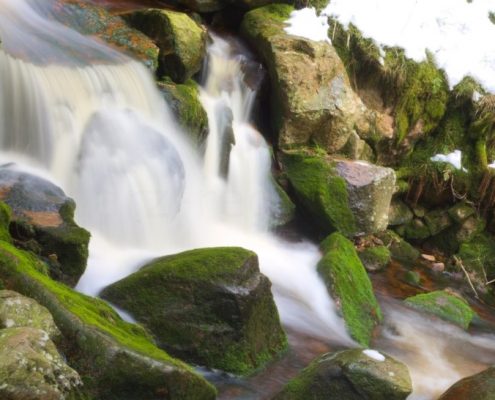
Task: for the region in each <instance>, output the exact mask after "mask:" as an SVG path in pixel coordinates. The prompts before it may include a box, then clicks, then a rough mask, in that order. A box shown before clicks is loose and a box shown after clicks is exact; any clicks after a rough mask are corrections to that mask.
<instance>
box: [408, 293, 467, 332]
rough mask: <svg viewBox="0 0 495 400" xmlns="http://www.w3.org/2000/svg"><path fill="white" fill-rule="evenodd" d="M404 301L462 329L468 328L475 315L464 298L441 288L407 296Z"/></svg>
mask: <svg viewBox="0 0 495 400" xmlns="http://www.w3.org/2000/svg"><path fill="white" fill-rule="evenodd" d="M405 303H406V304H407V305H408V306H410V307H413V308H415V309H417V310H420V311H424V312H426V313H428V314H433V315H435V316H437V317H439V318H441V319H444V320H446V321H449V322H452V323H454V324H456V325H459V326H460V327H461V328H464V329H467V328H469V325H470V323H471V321H472V320H473V318H474V317H475V316H476V313H475V312H474V311H473V310H472V309H471V307H470V306H469V304H468V303H467V301H466V300H464V299H463V298H461V297H459V296H454V295H452V294H450V293H448V292H446V291H442V290H439V291H436V292H430V293H424V294H418V295H416V296H413V297H409V298H407V299H406V300H405Z"/></svg>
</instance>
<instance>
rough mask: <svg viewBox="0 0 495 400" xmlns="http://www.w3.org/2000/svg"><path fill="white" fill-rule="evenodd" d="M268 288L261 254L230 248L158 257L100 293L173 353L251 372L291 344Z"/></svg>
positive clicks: (230, 368) (201, 363)
mask: <svg viewBox="0 0 495 400" xmlns="http://www.w3.org/2000/svg"><path fill="white" fill-rule="evenodd" d="M270 287H271V284H270V281H269V280H268V279H267V278H266V277H265V276H264V275H262V274H260V272H259V267H258V257H257V256H256V254H254V253H253V252H251V251H248V250H245V249H242V248H236V247H233V248H228V247H227V248H207V249H198V250H191V251H187V252H185V253H181V254H177V255H172V256H166V257H163V258H159V259H156V260H154V261H152V262H151V263H149V264H147V265H146V266H144V267H143V268H142V269H141V270H139V271H138V272H136V273H135V274H133V275H130V276H129V277H127V278H125V279H123V280H121V281H119V282H117V283H114V284H113V285H110V286H109V287H107V288H106V289H104V291H103V292H102V294H101V295H102V297H104V298H105V299H108V300H109V301H111V302H112V303H114V304H116V305H118V306H119V307H121V308H123V309H124V310H126V311H128V312H130V313H131V314H132V315H133V317H134V318H136V319H137V320H138V321H139V322H141V323H142V324H143V325H144V326H146V327H147V328H148V329H149V330H150V331H151V332H152V333H153V335H154V337H155V338H156V340H157V342H158V344H159V346H161V347H163V348H164V349H166V350H167V351H169V352H170V353H171V354H174V355H176V356H178V357H180V358H182V359H185V360H188V361H191V362H194V363H197V364H200V365H206V366H208V367H213V368H218V369H222V370H224V371H229V372H233V373H236V374H247V373H250V372H252V371H254V370H256V369H258V368H260V367H262V366H263V365H265V364H266V362H267V361H270V360H271V359H272V358H273V357H274V356H276V355H277V354H278V353H280V352H281V351H282V350H284V349H285V347H286V345H287V341H286V337H285V333H284V331H283V330H282V328H281V326H280V321H279V317H278V312H277V309H276V307H275V303H274V301H273V297H272V294H271V290H270Z"/></svg>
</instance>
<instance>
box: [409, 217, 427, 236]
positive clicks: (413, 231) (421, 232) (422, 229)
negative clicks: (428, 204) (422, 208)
mask: <svg viewBox="0 0 495 400" xmlns="http://www.w3.org/2000/svg"><path fill="white" fill-rule="evenodd" d="M430 236H431V232H430V229H429V228H428V225H426V223H425V222H424V221H423V220H422V219H419V218H415V219H413V220H412V221H411V222H409V223H408V224H407V225H406V227H405V232H404V237H405V238H406V239H410V240H424V239H427V238H429V237H430Z"/></svg>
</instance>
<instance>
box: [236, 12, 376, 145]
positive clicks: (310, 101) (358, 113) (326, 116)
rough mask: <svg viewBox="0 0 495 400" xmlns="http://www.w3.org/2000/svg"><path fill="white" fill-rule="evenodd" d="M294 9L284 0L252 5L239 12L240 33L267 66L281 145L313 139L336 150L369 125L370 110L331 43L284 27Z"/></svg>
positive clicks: (272, 112) (303, 142) (273, 119)
mask: <svg viewBox="0 0 495 400" xmlns="http://www.w3.org/2000/svg"><path fill="white" fill-rule="evenodd" d="M292 10H293V8H292V7H291V6H288V5H285V4H271V5H268V6H266V7H261V8H257V9H255V10H252V11H250V12H248V13H247V14H246V15H245V16H244V18H243V21H242V24H241V34H242V35H243V37H244V38H245V39H246V40H247V41H248V42H249V43H250V44H251V45H252V47H253V48H254V49H255V50H256V51H257V52H258V54H259V56H260V57H261V59H262V60H263V61H264V62H265V64H266V65H267V66H268V71H269V75H270V81H271V82H270V84H271V89H270V90H271V93H270V99H271V114H272V126H273V129H274V131H275V132H277V133H278V143H279V146H280V147H281V148H290V147H293V146H295V145H305V144H308V143H310V142H311V143H314V144H317V145H318V146H320V147H321V148H322V149H324V150H326V151H327V152H329V153H335V152H337V151H339V150H340V149H342V148H343V147H344V145H345V144H346V143H347V142H348V140H349V137H350V136H351V135H352V134H353V132H355V133H357V134H358V135H359V133H360V132H364V131H366V132H367V131H368V130H369V129H370V128H369V122H368V110H367V109H366V107H365V106H364V105H363V103H362V102H361V100H360V99H359V97H358V96H357V95H356V94H355V93H354V91H353V90H352V88H351V85H350V83H349V79H348V77H347V72H346V70H345V67H344V65H343V63H342V61H341V60H340V58H339V56H338V55H337V53H336V51H335V49H334V48H333V47H332V45H331V44H330V43H328V42H315V41H311V40H307V39H304V38H301V37H296V36H291V35H289V34H287V33H285V31H284V27H285V21H286V20H287V19H288V17H289V15H290V13H291V11H292Z"/></svg>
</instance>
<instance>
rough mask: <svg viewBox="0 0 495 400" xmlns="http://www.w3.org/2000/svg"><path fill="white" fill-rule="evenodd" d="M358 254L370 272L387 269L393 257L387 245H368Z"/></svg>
mask: <svg viewBox="0 0 495 400" xmlns="http://www.w3.org/2000/svg"><path fill="white" fill-rule="evenodd" d="M358 255H359V259H360V260H361V262H362V263H363V265H364V267H365V268H366V270H367V271H370V272H376V271H380V270H382V269H385V268H386V267H387V266H388V265H389V264H390V261H391V259H392V255H391V254H390V250H389V249H388V247H386V246H373V247H367V248H366V249H364V250H362V251H360V252H359V253H358Z"/></svg>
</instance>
